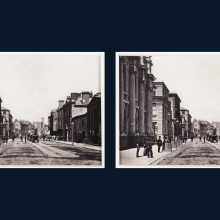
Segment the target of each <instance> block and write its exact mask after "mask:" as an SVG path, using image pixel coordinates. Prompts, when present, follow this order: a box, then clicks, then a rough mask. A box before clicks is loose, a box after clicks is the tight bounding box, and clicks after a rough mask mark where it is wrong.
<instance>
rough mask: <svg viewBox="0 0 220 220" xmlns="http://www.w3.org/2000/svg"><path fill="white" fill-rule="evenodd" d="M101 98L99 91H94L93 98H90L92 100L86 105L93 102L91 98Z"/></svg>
mask: <svg viewBox="0 0 220 220" xmlns="http://www.w3.org/2000/svg"><path fill="white" fill-rule="evenodd" d="M97 98H98V99H101V93H96V94H95V95H94V96H93V98H92V100H91V101H90V102H89V104H88V106H89V105H90V104H92V102H93V100H94V99H97Z"/></svg>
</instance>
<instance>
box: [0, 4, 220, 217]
mask: <svg viewBox="0 0 220 220" xmlns="http://www.w3.org/2000/svg"><path fill="white" fill-rule="evenodd" d="M8 3H10V4H9V5H2V6H1V15H0V18H1V35H0V45H1V46H0V51H7V52H10V51H12V52H16V51H19V52H21V51H24V52H29V51H30V52H31V51H45V52H90V51H91V52H96V51H97V52H98V51H100V52H102V51H104V52H105V82H106V85H105V116H106V121H105V131H106V134H105V140H106V143H105V167H106V168H105V169H0V180H1V183H0V189H1V193H0V204H1V206H0V207H1V216H2V219H6V218H12V219H24V218H27V219H120V220H122V219H139V218H145V219H159V218H162V219H170V218H175V219H189V218H193V219H198V218H204V219H212V218H216V216H215V215H214V213H215V212H216V211H218V206H219V205H218V204H219V203H218V201H219V176H220V170H219V169H115V52H116V51H118V52H120V51H122V52H132V51H134V52H146V51H151V52H157V51H158V52H160V51H166V52H171V51H180V52H181V51H196V52H199V51H208V52H213V51H220V44H219V42H220V37H219V24H218V23H219V22H218V21H219V15H218V14H219V12H218V6H217V5H213V4H211V3H210V2H206V3H205V4H203V3H202V2H200V3H199V4H195V5H194V4H192V2H188V3H187V2H178V1H175V2H173V3H168V2H167V1H163V2H161V3H159V2H155V3H156V4H155V5H152V2H149V1H146V2H145V3H144V2H142V1H132V2H130V1H121V2H120V1H118V2H117V4H116V5H113V2H111V1H108V2H107V1H102V2H97V1H90V2H86V1H81V2H79V1H77V2H75V1H72V3H71V4H70V3H67V2H64V1H63V2H62V1H60V2H58V1H57V2H56V1H53V2H51V3H50V4H49V3H46V2H42V3H40V2H35V3H34V2H32V4H31V1H30V2H27V3H25V4H22V3H21V2H20V1H17V2H15V3H13V4H12V2H8ZM177 3H179V4H177ZM20 8H21V9H20ZM215 10H216V11H215ZM170 68H172V66H171V67H170ZM177 74H178V73H177ZM219 74H220V73H219ZM3 75H4V73H0V83H7V84H8V86H10V82H5V81H4V80H2V79H1V76H3ZM165 77H166V76H164V78H165ZM181 77H184V76H180V82H181ZM207 77H209V76H208V73H207ZM12 80H13V79H12ZM189 80H190V79H189ZM180 82H177V83H180ZM20 86H24V85H20ZM33 86H35V85H33ZM196 86H197V85H196V82H195V87H196ZM204 89H205V88H204ZM0 96H1V94H0ZM12 97H13V94H12ZM21 101H22V100H21ZM28 104H30V103H27V105H28ZM204 105H205V100H204ZM217 218H218V216H217Z"/></svg>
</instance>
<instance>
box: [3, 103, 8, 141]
mask: <svg viewBox="0 0 220 220" xmlns="http://www.w3.org/2000/svg"><path fill="white" fill-rule="evenodd" d="M1 113H2V116H3V117H4V118H5V119H4V120H5V123H6V128H3V136H4V137H8V138H9V131H10V124H9V120H10V110H9V109H7V108H5V107H3V106H2V107H1Z"/></svg>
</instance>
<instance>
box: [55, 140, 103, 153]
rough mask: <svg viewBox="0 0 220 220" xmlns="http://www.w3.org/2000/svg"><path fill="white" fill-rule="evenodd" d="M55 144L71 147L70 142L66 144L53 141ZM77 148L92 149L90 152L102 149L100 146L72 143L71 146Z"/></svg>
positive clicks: (65, 142)
mask: <svg viewBox="0 0 220 220" xmlns="http://www.w3.org/2000/svg"><path fill="white" fill-rule="evenodd" d="M55 142H56V143H62V144H68V145H71V146H72V142H69V141H68V142H67V141H55ZM74 146H77V147H84V148H88V149H92V150H98V151H102V147H101V146H94V145H90V144H84V143H76V142H73V146H72V147H74Z"/></svg>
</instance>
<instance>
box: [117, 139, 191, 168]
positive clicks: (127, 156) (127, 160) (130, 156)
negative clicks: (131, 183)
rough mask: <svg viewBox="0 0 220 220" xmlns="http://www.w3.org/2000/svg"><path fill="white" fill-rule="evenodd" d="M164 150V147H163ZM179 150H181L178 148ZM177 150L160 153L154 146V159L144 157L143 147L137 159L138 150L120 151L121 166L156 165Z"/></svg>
mask: <svg viewBox="0 0 220 220" xmlns="http://www.w3.org/2000/svg"><path fill="white" fill-rule="evenodd" d="M188 142H190V139H188V140H187V143H188ZM184 145H185V143H183V144H182V145H180V147H182V146H184ZM161 149H162V147H161ZM177 149H179V148H177ZM177 149H176V148H174V149H172V152H167V151H161V152H160V153H158V146H157V145H153V146H152V150H153V157H154V158H148V157H147V156H143V153H144V148H143V147H141V148H140V151H139V157H138V158H137V157H136V152H137V149H136V148H131V149H128V150H123V151H120V165H156V164H157V163H158V162H159V161H160V160H162V159H163V158H165V157H166V156H168V155H169V154H172V153H173V152H174V151H176V150H177Z"/></svg>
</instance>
